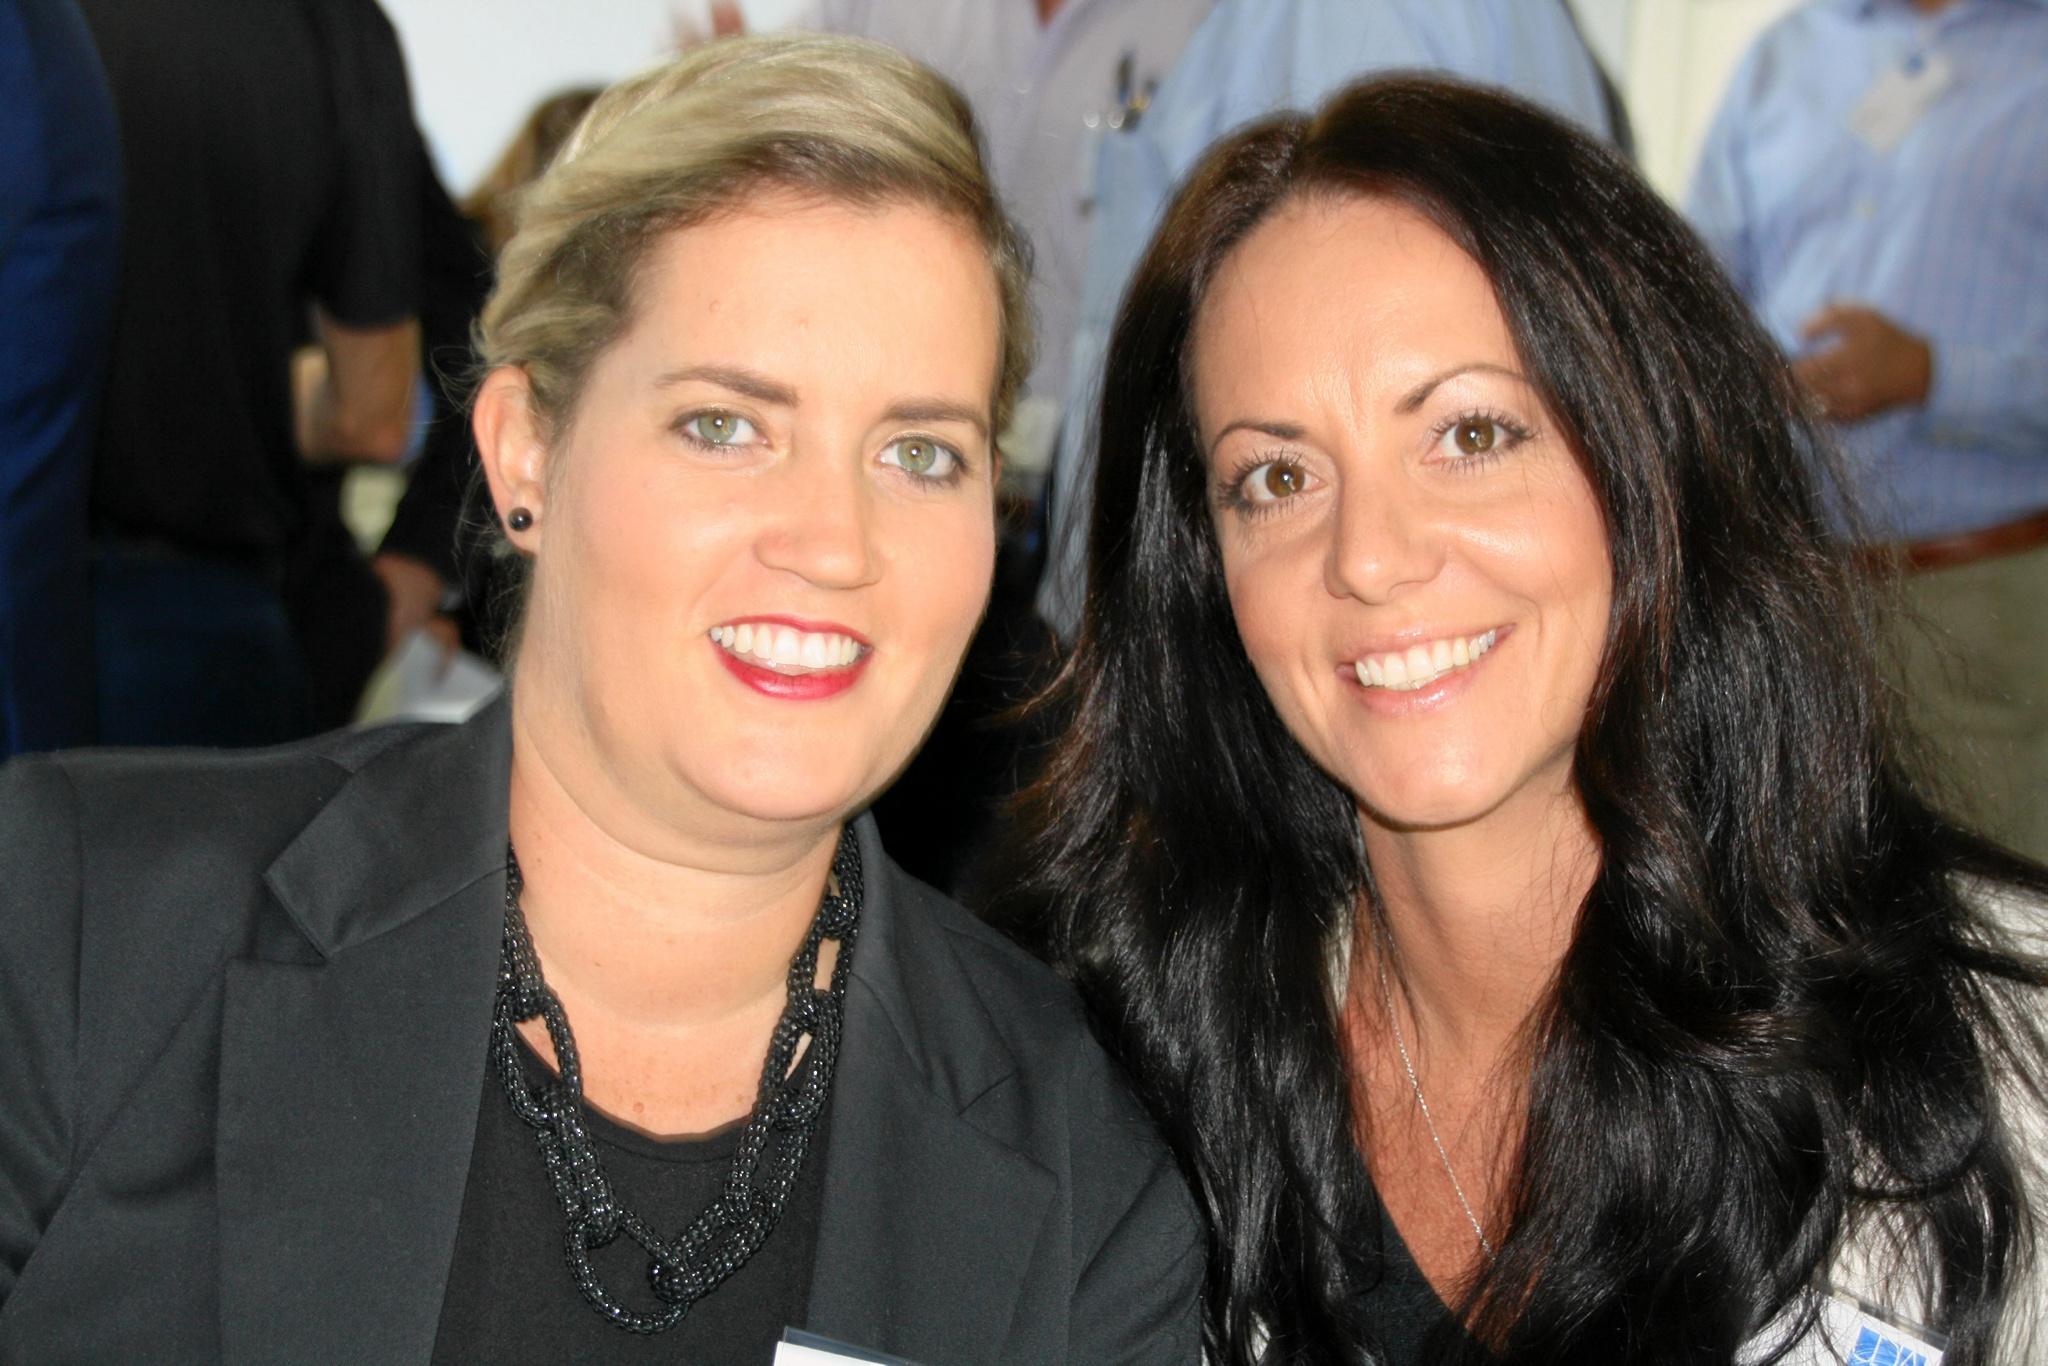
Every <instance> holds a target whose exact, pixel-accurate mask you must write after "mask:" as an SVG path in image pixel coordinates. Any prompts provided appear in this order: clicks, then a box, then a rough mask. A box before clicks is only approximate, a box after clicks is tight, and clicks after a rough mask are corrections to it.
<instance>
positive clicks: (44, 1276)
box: [0, 702, 1201, 1366]
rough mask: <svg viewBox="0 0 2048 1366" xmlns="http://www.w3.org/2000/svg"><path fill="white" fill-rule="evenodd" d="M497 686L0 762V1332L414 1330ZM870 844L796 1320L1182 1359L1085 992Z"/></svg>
mask: <svg viewBox="0 0 2048 1366" xmlns="http://www.w3.org/2000/svg"><path fill="white" fill-rule="evenodd" d="M507 711H508V709H507V707H506V706H505V704H504V703H502V702H500V703H498V704H496V705H494V706H492V707H490V708H488V709H486V710H485V711H484V712H483V713H481V714H480V715H479V716H478V717H477V719H475V720H473V721H471V722H469V723H468V724H466V725H463V726H451V727H434V726H409V727H392V728H387V729H381V730H373V731H366V732H358V733H353V734H350V733H338V734H335V735H330V736H324V737H321V738H319V739H316V740H310V741H306V742H304V743H301V744H296V745H290V746H285V747H282V748H278V749H271V750H262V751H244V752H229V753H221V754H218V755H206V754H192V753H186V754H152V753H117V752H106V753H90V752H85V753H77V754H71V755H60V756H53V757H47V758H40V759H32V760H24V761H18V762H16V763H15V764H13V765H10V766H9V767H7V768H6V769H4V770H0V1360H6V1361H10V1362H11V1361H16V1360H21V1361H38V1362H40V1361H115V1360H121V1361H130V1360H149V1361H202V1360H203V1361H213V1360H226V1361H229V1362H255V1361H278V1362H316V1361H342V1360H346V1361H351V1362H418V1361H425V1360H426V1359H427V1356H428V1354H429V1352H430V1351H431V1349H432V1346H433V1342H434V1334H435V1330H436V1328H437V1326H438V1324H439V1320H440V1313H441V1298H442V1291H443V1288H444V1285H445V1283H446V1280H447V1275H448V1266H449V1260H450V1256H451V1254H452V1251H453V1247H454V1242H455V1231H456V1221H457V1217H458V1215H459V1214H460V1211H461V1207H462V1196H463V1186H464V1182H465V1179H466V1177H467V1175H468V1169H469V1160H470V1147H471V1143H472V1139H473V1137H474V1134H475V1131H476V1121H477V1106H478V1104H479V1102H480V1099H481V1097H482V1095H483V1091H484V1067H485V1060H486V1048H487V1038H488V1033H489V1027H490V1015H491V1005H492V997H493V992H494V989H495V974H496V968H497V962H498V942H499V935H500V932H501V929H502V926H503V905H504V902H503V898H504V862H505V831H506V796H507V788H508V773H509V763H510V754H511V739H510V726H509V720H508V714H507ZM859 837H860V842H861V854H862V857H863V859H864V861H865V863H866V867H867V870H868V874H867V885H868V898H867V904H866V909H865V912H864V916H863V920H862V925H861V932H860V940H859V943H858V945H857V947H856V950H855V958H854V969H853V973H852V980H851V984H850V986H849V987H848V992H847V1019H846V1035H845V1042H844V1052H843V1054H842V1055H841V1060H840V1065H839V1073H838V1076H837V1078H836V1079H835V1081H834V1086H835V1087H836V1092H837V1093H836V1095H835V1096H834V1098H833V1104H832V1109H831V1112H830V1115H831V1118H830V1125H831V1129H830V1133H829V1136H828V1140H827V1146H826V1154H825V1157H826V1170H825V1185H824V1200H823V1205H822V1208H821V1211H820V1224H819V1229H818V1238H817V1258H816V1263H815V1269H814V1274H813V1277H812V1288H811V1302H810V1310H809V1314H808V1316H807V1317H808V1322H807V1324H806V1325H805V1326H807V1327H809V1328H811V1329H812V1330H814V1331H816V1332H820V1333H823V1334H826V1335H828V1336H830V1337H833V1338H837V1339H840V1340H842V1341H844V1342H848V1343H852V1344H858V1345H860V1346H865V1347H871V1348H879V1349H881V1350H884V1351H888V1352H893V1353H897V1354H900V1355H904V1356H908V1357H911V1358H913V1359H915V1360H917V1361H919V1362H922V1363H928V1364H929V1366H945V1364H946V1363H953V1362H980V1361H991V1362H993V1361H1002V1362H1020V1363H1021V1362H1032V1363H1038V1362H1056V1361H1075V1362H1089V1363H1096V1362H1120V1361H1145V1362H1185V1361H1193V1360H1195V1359H1196V1357H1197V1342H1196V1328H1195V1300H1196V1295H1197V1291H1198V1287H1199V1283H1200V1279H1201V1253H1200V1249H1199V1246H1198V1237H1197V1232H1196V1223H1195V1216H1194V1212H1193V1207H1192V1204H1191V1202H1190V1201H1189V1198H1188V1195H1187V1192H1186V1189H1185V1187H1184V1186H1183V1184H1182V1182H1181V1179H1180V1177H1179V1175H1178V1174H1177V1172H1176V1169H1175V1168H1174V1166H1173V1164H1172V1162H1171V1160H1170V1159H1169V1158H1168V1156H1167V1154H1166V1152H1165V1150H1164V1149H1163V1148H1162V1146H1161V1145H1160V1143H1159V1141H1158V1140H1157V1138H1156V1137H1155V1135H1154V1133H1153V1131H1152V1129H1151V1127H1150V1126H1149V1125H1148V1124H1147V1122H1146V1120H1145V1119H1144V1117H1143V1115H1142V1113H1141V1111H1140V1109H1139V1107H1138V1106H1137V1105H1136V1104H1135V1103H1134V1102H1133V1100H1132V1099H1131V1097H1130V1095H1129V1094H1128V1092H1127V1091H1126V1090H1125V1088H1124V1087H1123V1086H1122V1085H1121V1084H1120V1082H1119V1081H1118V1080H1117V1078H1116V1077H1115V1075H1114V1073H1113V1072H1112V1069H1111V1067H1110V1065H1109V1063H1108V1062H1107V1060H1106V1059H1105V1058H1104V1056H1103V1054H1102V1053H1101V1051H1100V1050H1099V1049H1098V1048H1097V1046H1096V1045H1095V1043H1094V1042H1093V1040H1092V1039H1091V1038H1090V1037H1089V1036H1088V1033H1087V1031H1086V1028H1085V1026H1084V1024H1083V1020H1082V1017H1081V1014H1080V1011H1079V1008H1078V1006H1077V1004H1076V1002H1075V1000H1074V998H1073V996H1072V994H1071V992H1070V991H1069V990H1068V988H1067V987H1066V986H1065V985H1064V984H1063V983H1061V982H1060V981H1059V980H1058V979H1057V978H1056V977H1055V976H1054V975H1053V974H1052V973H1050V972H1049V971H1047V970H1046V969H1045V968H1044V967H1043V966H1041V965H1040V964H1038V963H1037V962H1035V961H1033V960H1032V959H1030V958H1029V957H1028V956H1027V955H1025V954H1023V953H1021V952H1019V951H1018V950H1017V949H1016V948H1014V947H1013V946H1012V945H1010V944H1009V943H1008V942H1007V941H1006V940H1004V939H1002V938H1001V937H1000V936H998V935H996V934H994V933H992V932H991V931H989V930H988V929H987V928H985V927H984V926H982V925H980V924H979V923H978V922H976V921H975V920H974V919H973V918H971V917H970V916H968V915H967V914H966V913H965V912H964V911H962V910H961V909H960V908H959V907H957V906H955V905H953V904H952V903H951V902H949V901H946V900H945V899H943V898H942V897H940V896H939V895H938V894H937V893H935V892H933V891H931V890H930V889H929V888H926V887H924V886H923V885H921V884H919V883H916V882H914V881H912V880H910V879H909V878H907V877H905V876H904V875H903V874H902V873H901V872H899V871H898V870H897V869H896V868H895V867H894V866H893V865H892V864H891V863H890V862H889V860H888V858H887V856H886V855H885V854H884V853H883V852H882V849H881V846H880V844H879V842H878V841H877V838H876V835H875V830H874V827H873V825H872V823H870V822H867V821H865V820H864V821H863V822H862V823H861V824H860V827H859ZM565 1274H566V1273H565Z"/></svg>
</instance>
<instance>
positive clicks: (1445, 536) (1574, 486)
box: [1193, 198, 1612, 831]
mask: <svg viewBox="0 0 2048 1366" xmlns="http://www.w3.org/2000/svg"><path fill="white" fill-rule="evenodd" d="M1193 382H1194V393H1195V407H1196V409H1197V415H1198V419H1199V426H1200V430H1201V435H1202V440H1203V442H1204V444H1205V447H1206V449H1207V452H1208V460H1209V472H1210V487H1211V489H1212V492H1213V497H1214V504H1215V514H1214V515H1215V518H1216V534H1217V540H1218V543H1219V545H1220V547H1221V550H1222V555H1223V566H1224V576H1225V579H1226V581H1227V583H1228V587H1229V591H1230V602H1231V607H1232V609H1233V611H1234V613H1235V615H1236V618H1237V628H1238V632H1239V635H1240V636H1241V637H1242V639H1243V641H1244V647H1245V650H1246V653H1247V654H1248V655H1249V656H1250V658H1251V661H1252V664H1253V666H1254V667H1255V668H1256V669H1257V670H1258V673H1259V677H1260V679H1261V680H1262V681H1263V682H1264V683H1265V685H1266V690H1267V692H1268V693H1269V694H1270V695H1271V697H1272V699H1273V704H1274V707H1275V708H1276V709H1277V710H1278V712H1279V714H1280V716H1281V718H1282V720H1284V721H1285V722H1286V724H1287V726H1288V729H1289V730H1291V731H1292V732H1293V734H1294V736H1295V738H1296V739H1297V740H1298V741H1299V742H1300V743H1301V745H1302V746H1303V748H1304V749H1306V750H1307V751H1308V753H1309V755H1310V757H1312V758H1313V759H1315V760H1316V762H1317V763H1318V764H1320V765H1321V766H1322V767H1323V768H1324V769H1325V770H1326V771H1327V772H1329V773H1330V774H1332V775H1333V776H1335V777H1336V778H1337V779H1338V780H1339V781H1340V782H1342V783H1343V784H1344V785H1345V786H1346V787H1347V788H1348V789H1350V791H1351V793H1352V795H1353V797H1354V798H1355V799H1356V800H1357V802H1358V805H1359V809H1360V811H1361V813H1362V815H1363V817H1364V818H1365V819H1366V820H1367V821H1368V822H1370V823H1373V824H1377V825H1378V826H1380V827H1381V828H1383V829H1387V830H1392V831H1403V830H1415V829H1433V828H1443V827H1448V826H1456V825H1461V824H1466V823H1470V822H1473V821H1477V820H1480V819H1483V818H1485V817H1487V816H1489V815H1490V814H1492V813H1493V812H1495V811H1497V810H1500V809H1502V808H1503V807H1505V806H1508V805H1509V804H1512V803H1518V802H1530V801H1533V802H1535V803H1537V804H1539V806H1542V805H1547V804H1548V803H1551V802H1553V801H1555V800H1557V799H1559V798H1561V797H1563V796H1565V795H1566V794H1568V793H1569V791H1570V785H1571V758H1572V752H1573V746H1574V743H1575V741H1576V740H1577V737H1578V733H1579V729H1580V727H1581V725H1582V723H1583V718H1584V716H1585V710H1586V702H1587V698H1588V697H1589V695H1590V694H1591V691H1592V688H1593V683H1594V679H1595V676H1596V674H1597V672H1598V669H1599V664H1600V656H1601V650H1602V646H1603V643H1604V640H1605V637H1606V630H1607V617H1608V604H1609V599H1610V596H1611V591H1612V583H1611V572H1610V569H1609V565H1608V553H1607V535H1606V530H1605V525H1604V521H1603V519H1602V517H1601V512H1600V507H1599V503H1598V501H1597V499H1596V498H1595V497H1594V494H1593V490H1592V488H1591V486H1590V485H1589V484H1588V482H1587V480H1586V476H1585V474H1584V472H1583V471H1582V469H1581V468H1580V464H1579V461H1578V459H1577V457H1576V455H1575V453H1574V452H1573V451H1572V449H1571V448H1570V446H1569V445H1568V444H1567V443H1566V442H1565V440H1564V439H1563V437H1562V436H1561V435H1560V433H1559V431H1558V424H1557V421H1556V419H1555V418H1554V417H1553V416H1552V414H1551V413H1550V412H1549V411H1548V409H1547V407H1546V406H1545V404H1544V402H1543V400H1542V398H1541V396H1540V395H1539V394H1538V393H1537V391H1536V389H1535V388H1534V387H1533V386H1532V385H1531V384H1530V383H1529V380H1528V377H1527V375H1526V374H1525V373H1524V371H1523V367H1522V363H1521V359H1520V357H1519V356H1518V354H1517V351H1516V347H1515V344H1514V339H1513V337H1512V335H1511V334H1510V333H1509V331H1508V326H1507V322H1506V319H1505V318H1503V316H1502V315H1501V311H1500V306H1499V304H1498V303H1497V302H1496V300H1495V298H1494V293H1493V288H1492V285H1491V283H1490V282H1489V281H1488V279H1487V277H1486V275H1485V273H1484V272H1483V271H1482V270H1481V269H1480V268H1479V265H1478V264H1477V263H1476V262H1475V261H1473V260H1472V258H1471V257H1469V256H1467V255H1466V254H1465V253H1464V252H1463V251H1462V250H1461V249H1460V248H1459V247H1458V245H1457V244H1456V243H1455V242H1453V241H1452V240H1451V239H1450V238H1449V237H1448V236H1446V235H1445V234H1444V233H1443V232H1442V231H1441V230H1440V229H1439V228H1437V227H1436V225H1435V224H1433V223H1432V222H1430V221H1429V220H1428V219H1427V218H1425V217H1423V216H1422V215H1421V214H1418V213H1416V212H1415V211H1413V210H1411V209H1409V208H1406V207H1404V206H1401V205H1398V204H1392V203H1388V202H1385V201H1380V200H1372V199H1365V198H1344V199H1338V200H1312V201H1305V202H1298V203H1295V204H1292V205H1288V206H1285V207H1283V208H1282V209H1281V210H1280V211H1279V212H1277V213H1276V214H1274V216H1273V217H1272V218H1270V219H1269V220H1267V221H1266V222H1265V223H1264V224H1262V225H1261V226H1260V227H1258V228H1257V229H1256V230H1255V231H1254V232H1253V233H1252V234H1251V235H1250V236H1249V237H1248V238H1247V239H1246V240H1245V242H1244V243H1243V245H1241V246H1240V247H1238V248H1237V249H1236V250H1235V251H1234V252H1232V254H1231V255H1230V257H1229V259H1228V260H1226V261H1225V262H1224V264H1223V267H1222V269H1221V270H1220V271H1219V273H1218V275H1217V278H1216V281H1215V283H1214V285H1213V286H1212V288H1211V290H1210V293H1209V296H1208V299H1207V301H1206V302H1205V303H1204V305H1203V309H1202V312H1201V315H1200V317H1199V318H1198V319H1197V326H1196V329H1195V349H1194V367H1193Z"/></svg>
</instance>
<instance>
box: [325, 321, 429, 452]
mask: <svg viewBox="0 0 2048 1366" xmlns="http://www.w3.org/2000/svg"><path fill="white" fill-rule="evenodd" d="M318 327H319V345H318V346H317V347H315V348H310V352H311V354H310V355H307V354H306V353H302V354H301V359H300V360H299V361H298V363H297V366H296V370H297V373H296V375H295V388H296V390H297V393H298V399H299V402H298V422H299V449H300V452H301V453H302V454H303V455H304V456H305V457H306V458H307V459H308V460H312V461H316V462H327V461H366V462H370V463H375V464H385V465H388V464H394V463H396V462H397V461H398V459H399V458H400V457H401V456H403V455H404V454H405V451H406V447H407V445H408V443H409V441H410V439H411V435H412V420H413V386H414V384H416V383H417V382H418V377H419V369H420V328H419V323H418V322H417V321H416V320H414V319H412V318H406V319H404V320H403V321H401V322H397V323H393V324H391V325H390V326H387V327H349V326H347V325H345V324H343V323H340V322H337V321H336V320H335V319H334V318H332V317H330V316H328V314H327V313H326V311H325V310H320V311H319V314H318Z"/></svg>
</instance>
